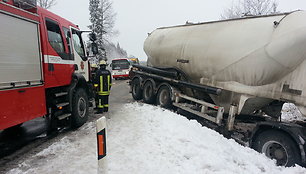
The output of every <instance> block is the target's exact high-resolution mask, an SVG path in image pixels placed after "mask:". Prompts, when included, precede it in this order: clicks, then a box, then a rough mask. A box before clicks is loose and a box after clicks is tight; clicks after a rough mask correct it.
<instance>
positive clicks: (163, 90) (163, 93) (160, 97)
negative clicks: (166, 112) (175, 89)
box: [156, 86, 172, 109]
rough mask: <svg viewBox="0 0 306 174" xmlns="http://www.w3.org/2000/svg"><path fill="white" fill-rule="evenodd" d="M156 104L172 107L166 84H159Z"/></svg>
mask: <svg viewBox="0 0 306 174" xmlns="http://www.w3.org/2000/svg"><path fill="white" fill-rule="evenodd" d="M156 100H157V105H160V106H161V107H163V108H168V109H170V108H171V107H172V101H171V90H170V89H169V87H168V86H161V87H160V88H159V90H158V93H157V97H156Z"/></svg>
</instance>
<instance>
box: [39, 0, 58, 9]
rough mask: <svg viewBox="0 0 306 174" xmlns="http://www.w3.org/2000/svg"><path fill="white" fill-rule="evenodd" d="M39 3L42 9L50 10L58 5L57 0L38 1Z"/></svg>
mask: <svg viewBox="0 0 306 174" xmlns="http://www.w3.org/2000/svg"><path fill="white" fill-rule="evenodd" d="M37 3H38V5H39V6H41V7H42V8H45V9H49V8H51V7H52V6H54V5H55V4H56V0H38V1H37Z"/></svg>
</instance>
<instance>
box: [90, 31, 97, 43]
mask: <svg viewBox="0 0 306 174" xmlns="http://www.w3.org/2000/svg"><path fill="white" fill-rule="evenodd" d="M89 39H90V40H91V41H92V42H94V41H96V40H97V35H96V34H95V33H90V34H89Z"/></svg>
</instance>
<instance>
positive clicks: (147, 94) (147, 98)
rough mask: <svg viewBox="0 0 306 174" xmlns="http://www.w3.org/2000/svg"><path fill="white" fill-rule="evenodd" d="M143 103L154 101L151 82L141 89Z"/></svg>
mask: <svg viewBox="0 0 306 174" xmlns="http://www.w3.org/2000/svg"><path fill="white" fill-rule="evenodd" d="M143 101H144V102H145V103H148V104H152V103H154V101H155V95H154V86H153V83H152V82H151V81H147V82H146V83H145V85H144V87H143Z"/></svg>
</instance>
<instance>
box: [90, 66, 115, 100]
mask: <svg viewBox="0 0 306 174" xmlns="http://www.w3.org/2000/svg"><path fill="white" fill-rule="evenodd" d="M94 86H95V87H96V89H97V92H98V95H109V94H110V89H111V86H112V77H111V73H110V71H109V70H107V69H101V68H100V69H98V70H97V71H96V76H95V79H94Z"/></svg>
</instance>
